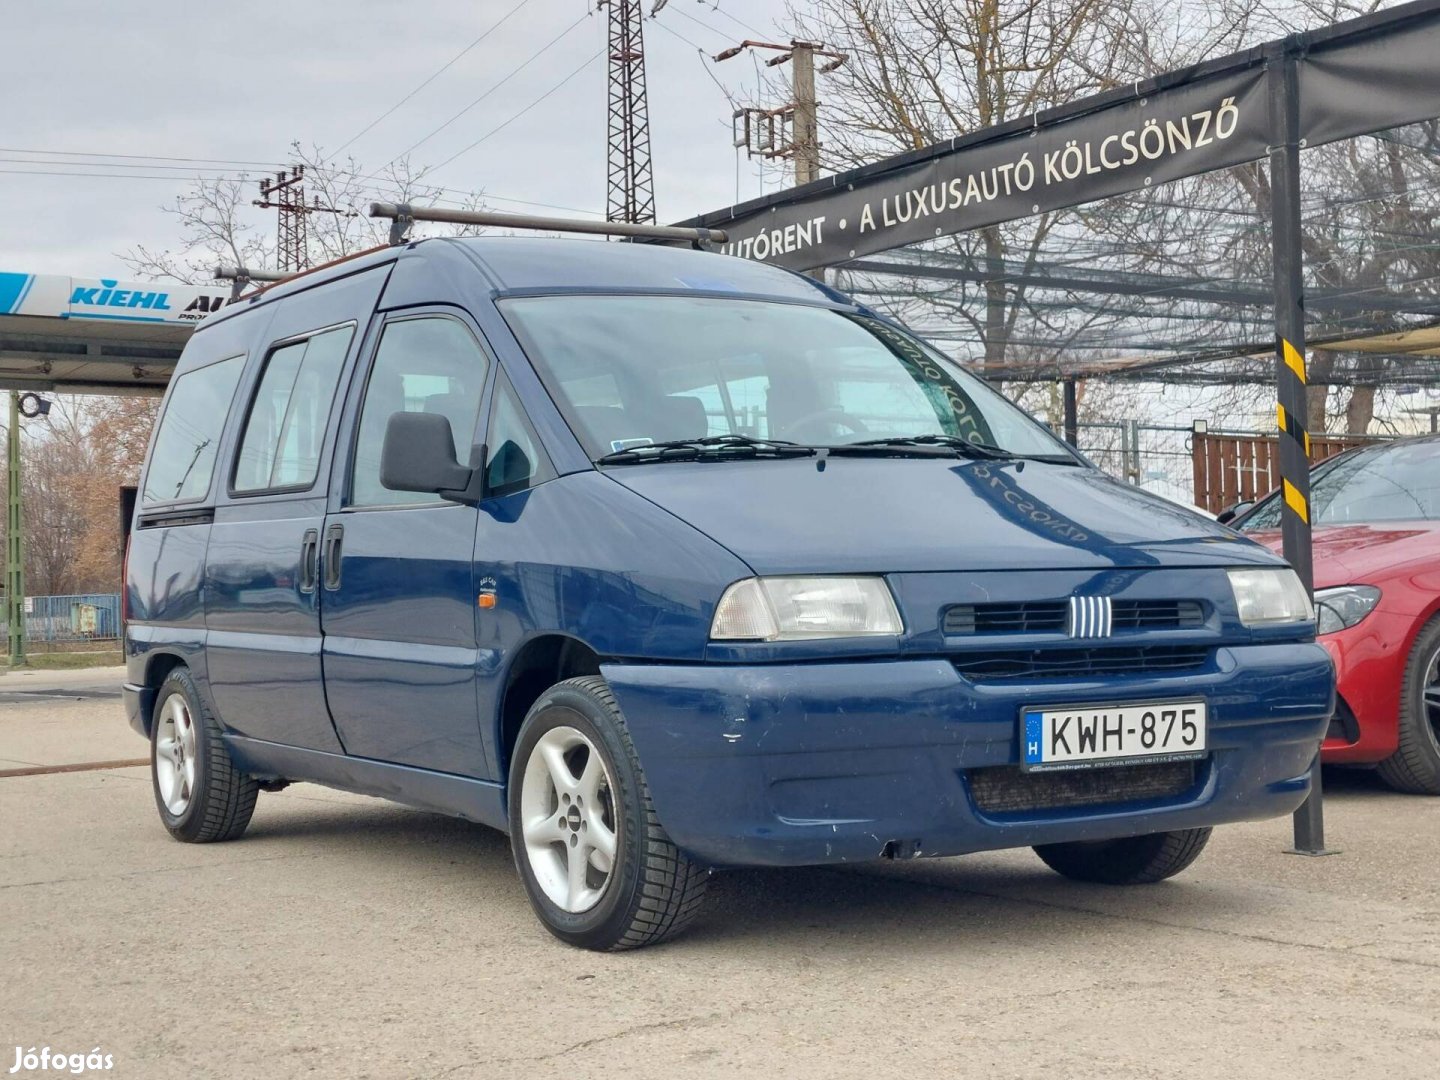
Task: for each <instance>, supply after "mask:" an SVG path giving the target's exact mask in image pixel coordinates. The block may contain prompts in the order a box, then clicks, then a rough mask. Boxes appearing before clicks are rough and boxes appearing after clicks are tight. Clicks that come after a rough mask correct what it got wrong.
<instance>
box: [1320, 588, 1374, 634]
mask: <svg viewBox="0 0 1440 1080" xmlns="http://www.w3.org/2000/svg"><path fill="white" fill-rule="evenodd" d="M1379 602H1380V590H1379V589H1377V588H1375V586H1374V585H1341V586H1339V587H1338V588H1334V589H1321V590H1320V591H1319V592H1317V593H1316V594H1315V613H1316V615H1318V616H1319V618H1320V625H1319V627H1318V628H1317V630H1316V633H1320V634H1333V633H1335V631H1337V630H1344V629H1346V628H1347V627H1351V626H1354V625H1355V624H1356V623H1358V622H1359V621H1360V620H1361V619H1363V618H1365V616H1366V615H1369V614H1370V612H1372V611H1374V610H1375V605H1376V604H1378V603H1379Z"/></svg>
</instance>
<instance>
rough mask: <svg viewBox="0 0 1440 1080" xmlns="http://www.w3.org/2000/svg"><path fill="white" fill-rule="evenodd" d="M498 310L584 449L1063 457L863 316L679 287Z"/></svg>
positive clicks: (997, 401)
mask: <svg viewBox="0 0 1440 1080" xmlns="http://www.w3.org/2000/svg"><path fill="white" fill-rule="evenodd" d="M501 307H502V309H503V311H504V313H505V316H506V319H507V320H508V321H509V323H510V325H511V327H512V328H513V329H514V330H515V332H516V335H517V336H518V337H519V338H520V339H521V342H522V343H523V344H524V346H525V349H526V352H527V353H528V354H529V356H530V360H531V362H532V363H533V364H534V365H535V367H536V369H537V370H538V371H539V373H540V377H541V378H542V379H543V380H544V381H545V384H546V386H547V388H548V389H549V391H550V393H551V395H552V396H553V397H554V399H555V401H556V402H557V403H558V404H559V406H560V409H561V411H562V412H563V413H564V414H565V416H566V419H567V420H568V421H569V423H570V426H571V427H572V428H573V429H574V431H575V433H576V435H577V436H578V437H579V439H580V441H581V443H582V444H583V445H584V447H585V449H586V451H587V452H588V453H589V455H590V457H591V458H592V460H593V459H599V458H601V457H604V456H605V455H607V454H615V453H616V452H619V451H625V450H631V449H633V448H635V447H643V446H648V445H653V444H658V443H665V442H672V441H676V440H691V439H703V438H713V437H716V436H743V437H746V438H750V439H773V440H785V441H788V442H795V443H802V444H805V445H812V446H838V445H845V444H854V443H859V442H865V441H868V440H875V439H897V438H899V439H905V438H924V437H931V438H935V437H941V438H944V437H949V438H951V439H962V440H964V441H966V442H969V443H976V444H984V445H990V446H997V447H1000V448H1002V449H1004V450H1007V451H1009V452H1011V453H1014V454H1019V455H1038V456H1054V455H1062V456H1063V457H1065V458H1066V459H1067V460H1069V461H1073V460H1075V459H1074V458H1073V456H1072V455H1071V454H1070V453H1069V451H1068V449H1067V448H1066V447H1065V445H1064V444H1063V443H1061V442H1060V441H1059V440H1058V439H1056V438H1055V437H1054V436H1053V435H1051V434H1050V433H1049V431H1047V430H1046V429H1045V428H1043V427H1041V426H1040V425H1039V424H1037V423H1036V422H1035V421H1033V420H1031V419H1030V418H1029V417H1028V416H1026V415H1025V414H1024V413H1022V412H1021V411H1020V410H1019V409H1017V408H1016V407H1015V406H1013V405H1011V404H1010V403H1009V402H1008V401H1006V400H1005V399H1004V398H1003V397H1002V396H1001V395H1000V394H999V393H997V392H996V391H995V390H992V389H991V388H990V387H989V386H987V385H986V384H985V383H984V382H982V381H981V380H979V379H977V378H975V377H974V376H971V375H969V374H967V373H965V372H964V371H962V370H961V369H960V368H959V367H958V366H957V365H955V364H954V363H953V362H952V361H950V360H948V359H946V358H945V357H943V356H941V355H940V354H939V353H937V352H936V351H935V350H933V349H931V348H929V347H928V346H926V345H924V344H922V343H921V342H919V341H917V340H916V339H915V338H913V337H911V336H909V335H908V334H905V333H902V332H901V331H899V330H896V329H895V328H893V327H891V326H889V325H887V324H885V323H882V322H879V321H877V320H875V319H870V318H864V317H862V316H858V315H854V314H847V313H844V312H839V311H834V310H831V309H828V308H818V307H806V306H802V305H799V304H781V303H771V302H766V301H760V300H731V299H719V298H713V297H690V296H575V295H561V296H541V297H526V298H516V299H510V300H505V301H502V303H501Z"/></svg>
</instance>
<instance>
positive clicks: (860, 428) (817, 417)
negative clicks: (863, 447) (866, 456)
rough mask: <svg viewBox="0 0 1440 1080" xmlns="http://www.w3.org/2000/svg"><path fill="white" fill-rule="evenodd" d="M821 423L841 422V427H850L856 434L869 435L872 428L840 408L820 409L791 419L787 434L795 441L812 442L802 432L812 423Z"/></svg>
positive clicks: (787, 426) (786, 428) (786, 430)
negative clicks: (796, 418)
mask: <svg viewBox="0 0 1440 1080" xmlns="http://www.w3.org/2000/svg"><path fill="white" fill-rule="evenodd" d="M821 423H832V424H839V425H840V426H841V427H843V428H846V429H848V430H849V431H851V432H853V433H854V434H856V435H868V434H869V433H870V429H869V428H868V427H866V426H865V424H864V422H863V421H861V420H858V419H856V418H855V417H853V416H850V415H849V414H848V413H845V412H842V411H841V410H839V409H820V410H818V411H816V412H812V413H806V414H805V415H804V416H802V417H800V419H798V420H794V421H791V422H790V423H789V424H787V425H786V427H785V435H786V437H787V438H790V439H793V440H794V441H795V442H799V443H804V442H812V441H813V440H811V439H806V438H802V437H801V436H802V433H803V432H804V430H805V428H807V427H809V426H810V425H812V424H814V425H818V424H821Z"/></svg>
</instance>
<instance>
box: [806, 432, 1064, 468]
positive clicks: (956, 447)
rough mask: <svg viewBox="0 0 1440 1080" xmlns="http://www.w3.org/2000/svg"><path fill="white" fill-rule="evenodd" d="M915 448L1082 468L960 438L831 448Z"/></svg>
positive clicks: (907, 438) (901, 438) (1055, 457)
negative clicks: (932, 448)
mask: <svg viewBox="0 0 1440 1080" xmlns="http://www.w3.org/2000/svg"><path fill="white" fill-rule="evenodd" d="M912 446H913V447H934V448H935V449H936V450H937V451H942V452H943V451H946V450H948V451H951V452H953V453H954V454H956V455H958V456H960V457H970V458H979V459H982V460H985V461H1045V462H1049V463H1051V464H1055V465H1078V464H1079V462H1078V461H1076V460H1075V459H1074V458H1072V457H1070V456H1069V455H1068V454H1017V453H1015V452H1014V451H1013V450H1006V449H1005V448H1004V447H1003V446H993V445H991V444H990V443H977V442H971V441H970V440H969V439H962V438H960V437H959V436H958V435H896V436H894V437H892V438H888V439H863V440H861V441H860V442H853V443H845V444H844V445H843V446H836V447H832V448H831V451H830V452H831V453H832V454H833V453H835V452H836V451H841V452H844V451H846V450H849V449H850V448H852V447H861V448H874V449H887V448H894V447H912ZM862 452H863V451H862Z"/></svg>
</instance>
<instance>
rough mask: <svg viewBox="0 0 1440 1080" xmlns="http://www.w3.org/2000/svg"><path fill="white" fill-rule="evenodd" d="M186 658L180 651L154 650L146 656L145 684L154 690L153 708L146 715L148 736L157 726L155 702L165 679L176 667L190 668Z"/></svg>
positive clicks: (151, 698) (152, 695)
mask: <svg viewBox="0 0 1440 1080" xmlns="http://www.w3.org/2000/svg"><path fill="white" fill-rule="evenodd" d="M189 666H190V665H188V664H187V663H185V658H184V657H183V656H180V655H179V654H178V653H168V652H152V653H151V654H150V655H149V656H147V657H146V658H145V679H144V685H145V686H147V687H149V688H150V689H151V690H153V691H154V693H153V694H151V695H150V701H151V703H152V708H151V710H150V713H149V715H147V716H145V718H144V720H145V734H146V736H147V737H148V736H149V735H150V733H151V731H152V730H153V729H154V727H155V710H154V708H153V703H154V701H155V699H156V698H157V697H158V696H159V693H160V688H161V687H162V686H164V685H165V680H166V679H168V678H169V677H170V673H171V672H172V671H174V670H175V669H176V668H188V667H189Z"/></svg>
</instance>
